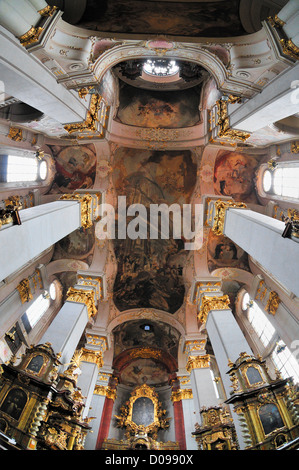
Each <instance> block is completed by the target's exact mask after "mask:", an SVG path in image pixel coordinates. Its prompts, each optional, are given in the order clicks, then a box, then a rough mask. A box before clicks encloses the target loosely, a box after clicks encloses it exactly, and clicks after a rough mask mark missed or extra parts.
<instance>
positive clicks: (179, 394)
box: [171, 388, 193, 403]
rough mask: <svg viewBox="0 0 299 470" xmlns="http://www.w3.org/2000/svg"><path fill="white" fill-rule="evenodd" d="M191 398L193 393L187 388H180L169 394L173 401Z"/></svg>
mask: <svg viewBox="0 0 299 470" xmlns="http://www.w3.org/2000/svg"><path fill="white" fill-rule="evenodd" d="M191 398H193V393H192V390H191V389H189V388H180V389H179V390H175V391H173V392H172V394H171V401H172V402H174V403H175V402H176V401H181V400H190V399H191Z"/></svg>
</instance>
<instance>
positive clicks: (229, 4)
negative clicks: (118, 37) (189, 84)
mask: <svg viewBox="0 0 299 470" xmlns="http://www.w3.org/2000/svg"><path fill="white" fill-rule="evenodd" d="M239 3H240V2H239V0H227V1H225V2H223V1H214V2H213V1H211V2H208V3H207V2H200V3H197V2H169V1H167V2H163V1H162V2H157V1H143V0H108V1H107V2H106V7H105V6H101V7H99V4H98V3H97V2H95V1H93V2H92V1H91V2H89V6H88V9H87V11H86V12H85V14H84V15H83V17H82V19H81V20H80V22H79V23H78V26H80V27H83V28H87V29H91V30H94V31H103V32H115V33H123V34H139V35H140V34H147V35H149V34H155V35H156V34H163V35H165V34H167V35H172V36H189V37H199V36H203V37H230V36H240V35H243V34H246V31H245V30H244V28H243V26H242V24H241V21H240V17H239Z"/></svg>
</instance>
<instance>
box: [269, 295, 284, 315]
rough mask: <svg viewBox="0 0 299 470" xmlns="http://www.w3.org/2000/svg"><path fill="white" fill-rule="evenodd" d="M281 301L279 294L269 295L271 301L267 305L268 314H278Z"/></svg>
mask: <svg viewBox="0 0 299 470" xmlns="http://www.w3.org/2000/svg"><path fill="white" fill-rule="evenodd" d="M280 302H281V300H280V298H279V295H278V294H277V292H275V291H272V292H270V294H269V299H268V301H267V305H266V307H265V310H266V312H268V313H270V314H271V315H275V314H276V312H277V309H278V307H279V304H280Z"/></svg>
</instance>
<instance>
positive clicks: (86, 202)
mask: <svg viewBox="0 0 299 470" xmlns="http://www.w3.org/2000/svg"><path fill="white" fill-rule="evenodd" d="M60 200H64V201H79V202H80V204H81V226H82V227H83V228H89V227H91V226H92V196H91V195H90V194H63V195H62V196H61V197H60Z"/></svg>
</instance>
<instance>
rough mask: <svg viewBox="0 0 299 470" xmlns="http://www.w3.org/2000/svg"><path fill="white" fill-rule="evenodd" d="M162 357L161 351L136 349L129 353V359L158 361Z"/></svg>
mask: <svg viewBox="0 0 299 470" xmlns="http://www.w3.org/2000/svg"><path fill="white" fill-rule="evenodd" d="M161 356H162V351H160V350H158V349H153V348H136V349H134V350H133V351H131V352H130V357H132V358H134V359H136V358H142V359H149V358H151V359H159V358H161Z"/></svg>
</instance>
